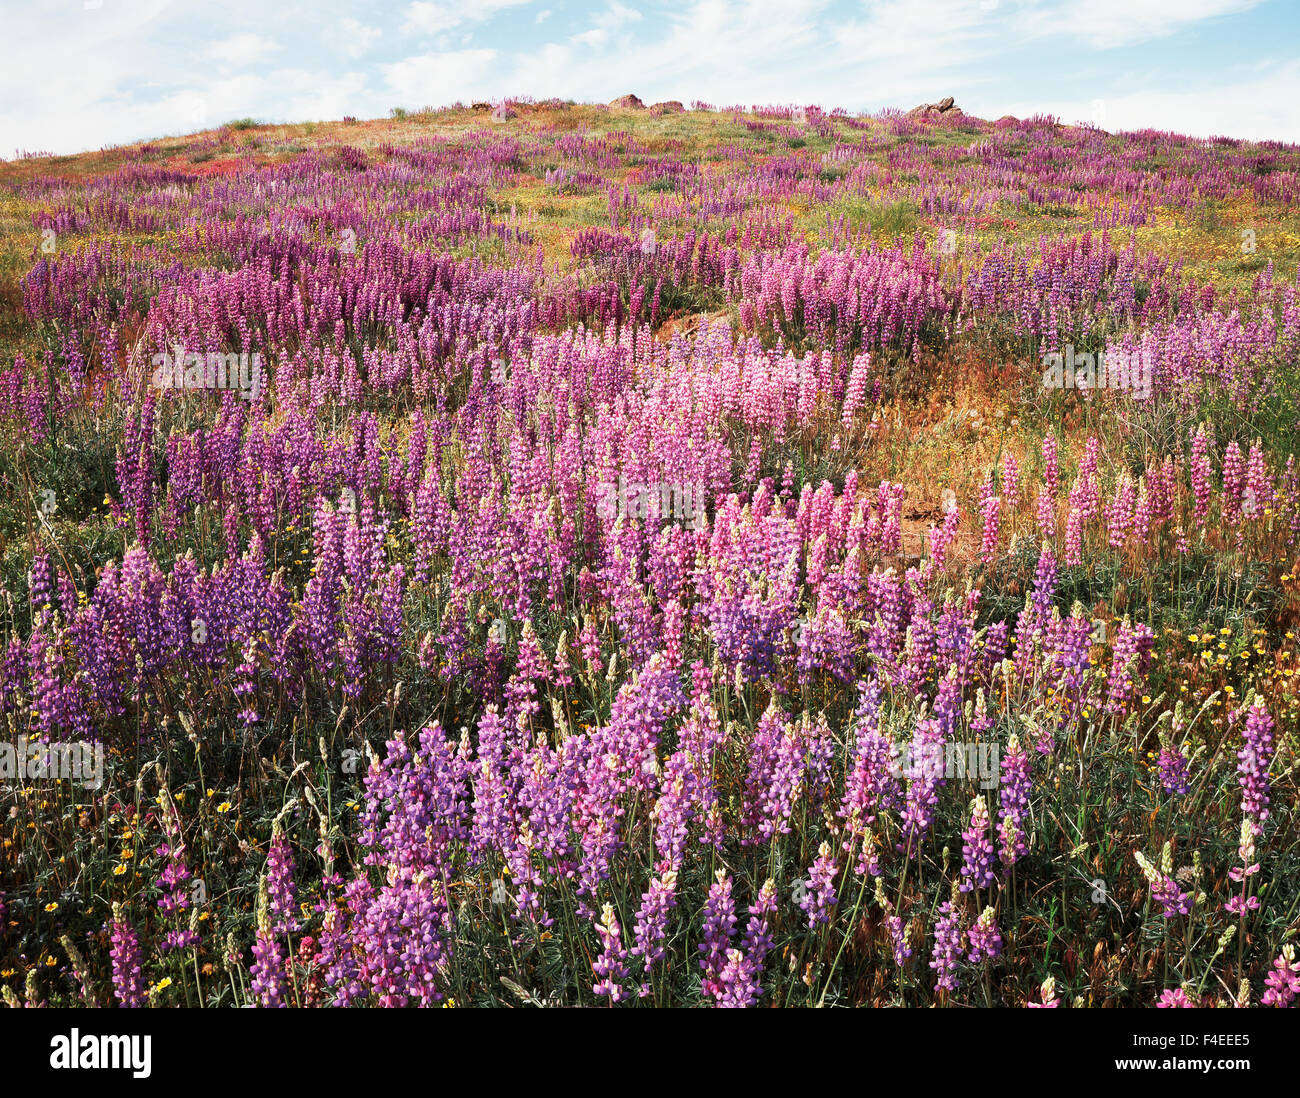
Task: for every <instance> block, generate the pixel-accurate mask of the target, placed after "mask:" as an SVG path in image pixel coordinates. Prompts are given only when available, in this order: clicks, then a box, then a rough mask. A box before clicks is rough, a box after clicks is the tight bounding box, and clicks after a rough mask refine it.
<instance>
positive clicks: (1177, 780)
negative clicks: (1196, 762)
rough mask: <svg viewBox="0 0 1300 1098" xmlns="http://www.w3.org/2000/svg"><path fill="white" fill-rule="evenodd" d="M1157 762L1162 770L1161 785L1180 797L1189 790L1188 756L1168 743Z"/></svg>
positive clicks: (1168, 791) (1172, 794) (1162, 749)
mask: <svg viewBox="0 0 1300 1098" xmlns="http://www.w3.org/2000/svg"><path fill="white" fill-rule="evenodd" d="M1156 764H1157V766H1158V767H1159V770H1160V785H1161V786H1162V787H1163V788H1164V791H1165V792H1166V793H1168V794H1170V795H1171V796H1176V797H1179V796H1182V795H1183V794H1185V793H1186V792H1187V790H1188V785H1187V756H1186V755H1184V754H1183V753H1182V751H1181V750H1179V749H1177V748H1174V747H1169V746H1167V745H1166V746H1165V747H1162V748H1161V749H1160V756H1159V758H1157V759H1156Z"/></svg>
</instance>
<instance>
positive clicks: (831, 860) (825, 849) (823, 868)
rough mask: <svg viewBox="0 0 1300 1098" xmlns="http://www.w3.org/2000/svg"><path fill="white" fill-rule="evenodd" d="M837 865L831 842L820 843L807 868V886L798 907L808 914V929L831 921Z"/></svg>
mask: <svg viewBox="0 0 1300 1098" xmlns="http://www.w3.org/2000/svg"><path fill="white" fill-rule="evenodd" d="M838 872H839V867H838V866H837V865H836V864H835V857H834V855H833V854H832V853H831V844H830V843H826V842H824V843H822V844H821V846H820V847H818V849H817V860H816V861H814V862H813V864H812V866H811V867H810V868H809V870H808V886H807V890H806V891H805V893H804V896H803V899H801V900H800V901H799V907H800V908H802V909H803V912H804V914H805V915H807V916H808V929H809V930H815V929H816V928H817V927H819V926H821V925H822V924H823V923H829V922H830V921H831V917H830V909H831V908H832V907H834V906H835V905H836V904H838V903H839V897H837V896H836V895H835V876H836V874H837V873H838Z"/></svg>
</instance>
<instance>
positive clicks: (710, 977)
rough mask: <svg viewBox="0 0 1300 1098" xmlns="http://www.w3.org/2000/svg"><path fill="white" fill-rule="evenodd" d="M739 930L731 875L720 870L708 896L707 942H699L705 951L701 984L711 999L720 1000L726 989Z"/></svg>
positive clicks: (706, 910) (705, 929) (706, 915)
mask: <svg viewBox="0 0 1300 1098" xmlns="http://www.w3.org/2000/svg"><path fill="white" fill-rule="evenodd" d="M735 929H736V907H735V902H734V901H733V900H732V898H731V878H730V877H728V876H727V872H726V870H724V869H719V870H718V872H717V877H716V883H715V884H713V885H712V886H710V888H709V895H708V899H706V900H705V902H704V941H702V942H701V943H700V945H699V951H700V952H701V953H702V954H704V956H703V958H702V959H701V960H700V968H701V969H703V970H704V976H703V978H702V979H701V981H700V986H701V990H702V991H703V992H704V994H705V996H706V997H707V998H712V999H714V1000H719V999H721V998H722V995H723V992H724V991H725V990H726V989H725V988H724V986H723V984H722V982H721V979H720V978H721V975H722V970H723V968H724V967H725V966H726V963H727V950H728V949H729V948H730V947H731V934H732V931H734V930H735Z"/></svg>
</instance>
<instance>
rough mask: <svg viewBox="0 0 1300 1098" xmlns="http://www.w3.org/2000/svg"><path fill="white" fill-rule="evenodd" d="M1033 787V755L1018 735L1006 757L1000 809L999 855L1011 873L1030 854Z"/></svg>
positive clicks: (1004, 757)
mask: <svg viewBox="0 0 1300 1098" xmlns="http://www.w3.org/2000/svg"><path fill="white" fill-rule="evenodd" d="M1032 784H1033V779H1032V778H1031V777H1030V771H1029V754H1028V753H1027V752H1026V751H1025V750H1024V749H1023V748H1022V747H1021V746H1020V737H1019V736H1017V735H1016V734H1015V733H1014V732H1013V733H1012V734H1011V738H1010V740H1008V741H1007V750H1006V754H1005V755H1003V756H1002V782H1001V789H1000V799H1001V807H1000V808H999V809H998V821H999V822H998V836H999V838H1000V839H1001V848H1000V850H999V854H1000V856H1001V858H1002V865H1003V866H1004V867H1005V868H1007V869H1010V868H1011V866H1013V865H1015V864H1016V862H1018V861H1019V860H1020V859H1021V858H1023V857H1024V856H1025V855H1026V854H1027V853H1028V852H1029V838H1028V833H1027V832H1026V830H1025V828H1026V825H1027V822H1028V816H1029V790H1030V788H1031V786H1032Z"/></svg>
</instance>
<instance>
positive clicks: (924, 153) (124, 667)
mask: <svg viewBox="0 0 1300 1098" xmlns="http://www.w3.org/2000/svg"><path fill="white" fill-rule="evenodd" d="M1298 260H1300V146H1294V145H1282V144H1277V143H1268V142H1265V143H1259V144H1252V143H1246V142H1239V141H1236V140H1232V139H1228V138H1217V139H1213V140H1210V141H1200V140H1192V139H1187V138H1183V137H1179V136H1177V135H1175V134H1170V133H1161V132H1150V131H1148V132H1139V133H1127V134H1122V135H1112V134H1108V133H1106V132H1103V131H1101V130H1098V129H1091V128H1077V127H1068V126H1063V125H1060V124H1058V123H1057V122H1056V121H1055V120H1054V119H1051V118H1046V117H1035V118H1030V119H1026V120H1018V119H1014V118H1003V119H1000V120H998V121H984V120H979V119H975V118H971V117H968V116H965V115H962V114H961V113H960V112H950V113H948V114H945V115H943V116H939V117H934V118H914V117H908V116H905V115H903V114H901V113H898V112H884V113H882V114H879V115H874V116H855V115H850V114H846V113H845V112H842V111H834V112H830V113H825V112H823V111H820V110H817V109H814V108H811V107H808V108H799V107H769V108H757V107H724V108H715V107H712V106H709V105H707V104H702V103H697V104H694V106H693V109H691V110H689V111H682V110H679V109H678V107H677V105H673V104H669V105H660V106H659V107H657V108H656V109H653V110H648V109H621V108H606V107H599V106H590V105H581V104H573V103H562V102H545V103H537V102H529V101H520V102H514V103H510V104H503V105H499V106H498V107H496V108H495V109H492V108H488V107H485V106H483V105H477V106H475V107H464V106H457V107H454V108H448V109H443V110H438V111H432V110H425V111H420V112H409V113H408V112H405V111H401V110H395V111H394V112H393V117H392V118H389V119H383V120H377V121H370V122H357V121H355V120H352V119H345V120H344V121H343V122H340V123H328V124H326V123H322V124H308V125H300V126H262V125H258V124H257V123H256V122H254V121H252V120H245V121H243V122H239V123H234V124H232V125H230V126H227V127H225V128H223V129H221V130H218V131H210V132H207V133H201V134H196V135H191V136H188V137H178V138H168V139H160V140H157V141H154V142H150V143H147V144H142V145H136V146H131V147H121V148H112V149H106V150H104V151H102V152H100V153H91V154H85V155H83V156H79V157H48V156H46V157H23V158H20V159H17V160H13V161H7V162H0V478H2V479H3V485H2V488H0V722H2V723H3V734H2V735H0V786H2V788H0V995H3V999H4V1001H5V1002H6V1003H8V1004H9V1005H12V1006H21V1005H24V1004H26V1005H42V1004H49V1005H52V1006H63V1005H78V1004H92V1005H112V1004H120V1005H122V1006H144V1005H152V1006H185V1005H188V1006H199V1005H207V1006H237V1005H244V1004H257V1005H262V1006H328V1005H340V1006H347V1005H351V1006H402V1005H424V1006H436V1005H442V1006H457V1007H466V1006H486V1005H512V1006H518V1005H523V1004H527V1005H566V1006H577V1005H583V1006H604V1005H613V1004H619V1005H630V1006H635V1005H655V1006H695V1005H707V1006H759V1007H765V1006H820V1005H827V1006H832V1005H834V1006H890V1005H905V1006H931V1005H937V1006H989V1005H991V1006H1030V1007H1057V1006H1062V1007H1072V1006H1081V1007H1099V1006H1160V1007H1187V1006H1193V1005H1219V1006H1232V1005H1239V1006H1259V1005H1263V1006H1290V1005H1292V1004H1293V1003H1294V1001H1295V1000H1296V997H1297V995H1298V994H1300V956H1297V948H1296V946H1297V930H1300V827H1298V824H1300V813H1298V812H1297V804H1296V801H1297V791H1298V786H1300V781H1298V777H1297V748H1298V747H1300V733H1298V731H1297V715H1298V714H1300V698H1298V696H1297V690H1298V687H1300V675H1298V674H1297V667H1298V666H1300V660H1298V657H1297V651H1298V645H1297V639H1296V633H1297V631H1298V630H1300V468H1297V465H1296V458H1295V454H1294V451H1295V450H1296V448H1297V447H1296V440H1297V437H1298V436H1300V280H1298V277H1297V261H1298Z"/></svg>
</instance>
